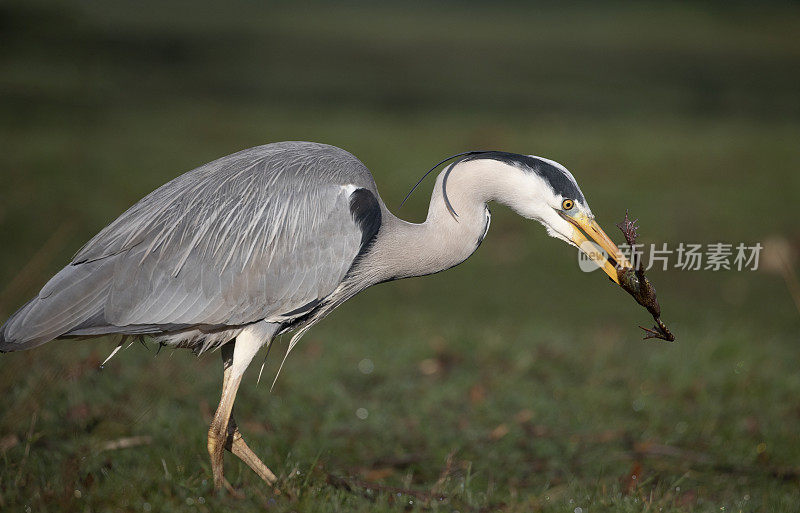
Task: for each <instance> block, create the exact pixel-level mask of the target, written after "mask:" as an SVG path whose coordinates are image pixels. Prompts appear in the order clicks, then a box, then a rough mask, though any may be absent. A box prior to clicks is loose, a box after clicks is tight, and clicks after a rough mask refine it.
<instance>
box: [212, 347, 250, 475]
mask: <svg viewBox="0 0 800 513" xmlns="http://www.w3.org/2000/svg"><path fill="white" fill-rule="evenodd" d="M235 344H236V342H233V341H231V342H228V343H227V344H225V345H224V346H222V349H221V350H220V351H221V353H222V365H223V368H224V371H223V377H222V396H221V398H220V400H219V406H218V407H217V411H216V413H214V418H213V419H212V421H211V426H210V427H209V428H208V454H209V456H210V457H211V472H212V474H213V475H214V489H215V490H219V489H221V488H222V486H223V485H224V484H225V477H224V476H223V472H222V456H223V452H224V450H225V442H226V441H227V439H228V421H229V419H230V417H231V412H232V411H233V402H234V401H235V400H236V391H237V390H238V389H239V383H240V382H241V380H242V377H241V376H239V377H238V379H234V378H233V376H232V367H233V351H234V346H235Z"/></svg>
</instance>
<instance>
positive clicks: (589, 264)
mask: <svg viewBox="0 0 800 513" xmlns="http://www.w3.org/2000/svg"><path fill="white" fill-rule="evenodd" d="M657 246H658V245H657V244H650V245H649V246H647V245H645V244H634V245H633V246H631V245H630V244H621V245H620V246H619V249H620V251H621V252H622V254H623V255H624V256H625V258H627V259H628V260H629V261H631V262H632V261H633V260H634V258H635V259H636V260H637V261H639V262H641V265H642V266H643V267H644V269H645V271H649V270H650V269H653V268H657V269H660V270H662V271H667V270H669V269H678V270H681V271H723V270H724V271H731V270H735V271H755V270H758V261H759V257H760V255H761V250H762V249H764V246H762V244H761V243H760V242H756V243H755V244H753V245H747V244H745V243H743V242H740V243H739V244H734V243H725V242H715V243H709V244H694V243H683V242H681V243H679V244H678V246H677V247H674V248H669V247H668V246H667V243H666V242H664V243H662V244H661V245H660V247H657ZM607 256H608V253H606V252H605V251H604V250H603V249H602V248H601V247H600V246H598V245H597V244H595V243H593V242H590V241H587V242H584V243H583V244H581V251H579V252H578V267H580V269H581V271H583V272H586V273H588V272H592V271H594V270H596V269H599V268H600V267H602V266H603V262H605V260H606V258H607Z"/></svg>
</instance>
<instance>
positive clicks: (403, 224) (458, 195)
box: [370, 166, 498, 280]
mask: <svg viewBox="0 0 800 513" xmlns="http://www.w3.org/2000/svg"><path fill="white" fill-rule="evenodd" d="M444 175H445V172H442V173H440V174H439V176H438V177H437V179H436V184H435V186H434V189H433V193H432V195H431V202H430V206H429V208H428V216H427V218H426V219H425V222H423V223H409V222H407V221H403V220H402V219H399V218H397V217H395V216H394V215H392V214H391V213H390V212H388V210H387V211H385V222H384V223H383V226H382V227H381V230H380V231H379V232H378V237H377V239H376V240H375V244H374V246H373V248H372V251H370V256H374V257H375V258H374V259H370V260H373V261H375V262H381V267H382V268H383V269H385V271H384V274H385V275H383V276H381V280H387V279H398V278H408V277H412V276H423V275H426V274H432V273H436V272H439V271H443V270H445V269H449V268H450V267H453V266H455V265H458V264H460V263H461V262H463V261H464V260H466V259H467V258H468V257H469V256H470V255H472V253H474V252H475V250H476V249H477V248H478V246H479V245H480V243H481V241H482V240H483V237H484V236H485V235H486V231H487V230H488V227H489V211H488V208H487V207H486V203H487V202H488V201H490V200H493V199H497V197H496V196H497V194H496V190H494V189H495V188H493V187H487V184H486V182H487V181H490V182H491V181H495V179H496V178H498V177H497V176H493V177H492V178H491V179H490V180H487V177H486V173H485V169H483V168H482V167H480V166H463V168H462V167H461V166H459V168H458V170H457V172H453V173H452V174H450V175H449V177H448V179H447V198H448V199H449V201H450V205H451V206H452V207H453V209H454V210H455V212H456V213H455V214H453V213H452V212H450V210H449V209H448V207H447V204H446V202H445V199H444V195H443V192H442V182H443V177H444Z"/></svg>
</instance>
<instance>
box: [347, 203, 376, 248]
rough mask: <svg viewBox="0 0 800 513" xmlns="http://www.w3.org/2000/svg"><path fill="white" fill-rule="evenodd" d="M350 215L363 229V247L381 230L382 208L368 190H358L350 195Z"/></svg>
mask: <svg viewBox="0 0 800 513" xmlns="http://www.w3.org/2000/svg"><path fill="white" fill-rule="evenodd" d="M350 213H351V214H352V215H353V219H354V220H355V222H356V223H358V227H359V228H360V229H361V247H362V248H363V247H364V246H365V245H367V244H369V242H370V241H371V240H372V239H373V238H374V237H375V235H377V234H378V230H380V228H381V206H380V204H379V203H378V199H377V198H376V197H375V195H374V194H372V192H371V191H369V190H367V189H356V190H355V191H353V193H352V194H350Z"/></svg>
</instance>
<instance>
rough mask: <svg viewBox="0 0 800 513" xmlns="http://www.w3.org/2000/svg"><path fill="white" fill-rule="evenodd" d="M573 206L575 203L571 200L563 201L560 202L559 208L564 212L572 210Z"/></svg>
mask: <svg viewBox="0 0 800 513" xmlns="http://www.w3.org/2000/svg"><path fill="white" fill-rule="evenodd" d="M574 206H575V202H574V201H572V200H571V199H565V200H564V201H562V202H561V208H563V209H564V210H572V207H574Z"/></svg>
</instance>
